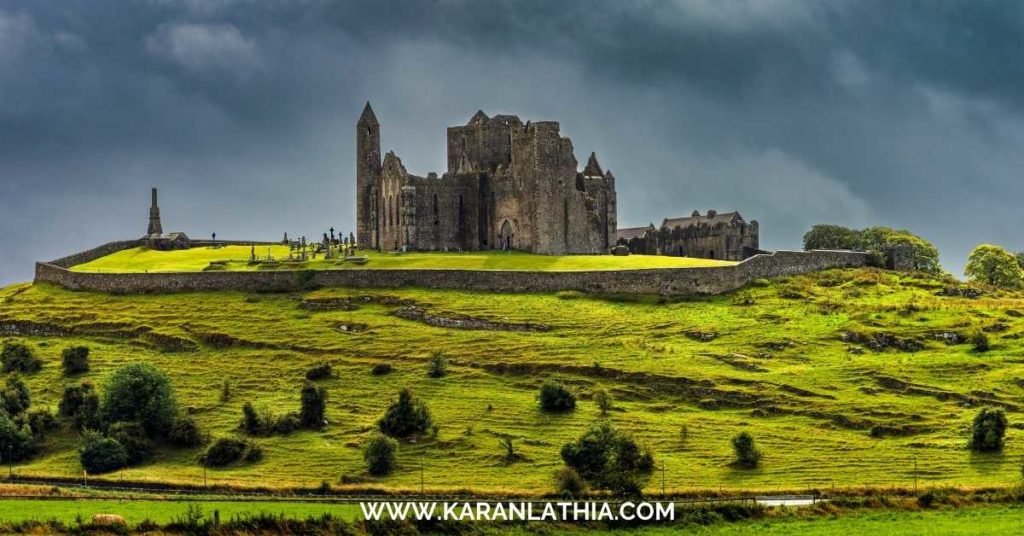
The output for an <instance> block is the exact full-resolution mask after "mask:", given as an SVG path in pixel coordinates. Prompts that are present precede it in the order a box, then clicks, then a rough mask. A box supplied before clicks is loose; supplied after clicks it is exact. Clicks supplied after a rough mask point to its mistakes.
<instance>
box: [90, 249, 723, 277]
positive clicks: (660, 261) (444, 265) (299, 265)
mask: <svg viewBox="0 0 1024 536" xmlns="http://www.w3.org/2000/svg"><path fill="white" fill-rule="evenodd" d="M251 254H252V250H251V248H250V247H249V246H223V247H217V248H213V247H197V248H192V249H187V250H177V251H157V250H152V249H149V248H141V247H140V248H132V249H127V250H124V251H119V252H117V253H113V254H111V255H108V256H106V257H102V258H100V259H96V260H94V261H92V262H88V263H85V264H80V265H78V266H75V267H73V268H72V270H73V271H77V272H98V273H123V272H198V271H202V270H204V269H208V268H210V266H211V263H213V264H214V266H213V267H212V268H211V269H219V270H230V271H244V270H299V269H302V270H310V269H311V270H348V269H370V270H374V269H376V270H387V269H403V268H404V269H417V270H431V269H434V270H437V269H449V270H542V271H582V270H640V269H650V268H694V267H707V266H729V265H732V264H735V263H732V262H729V261H717V260H712V259H691V258H687V257H665V256H660V255H629V256H625V257H616V256H612V255H563V256H556V255H534V254H531V253H523V252H519V251H476V252H469V253H440V252H438V253H427V252H422V253H420V252H418V253H378V252H375V251H370V252H360V255H365V256H366V257H368V258H369V261H368V262H367V263H365V264H355V263H352V262H345V261H342V260H338V259H324V258H323V256H320V257H319V258H317V259H312V260H308V261H306V262H290V261H288V255H289V251H288V247H287V246H256V255H257V256H258V257H260V258H261V259H266V258H267V256H268V255H269V256H271V257H273V259H274V260H276V261H278V262H273V263H259V264H250V263H249V258H250V256H251Z"/></svg>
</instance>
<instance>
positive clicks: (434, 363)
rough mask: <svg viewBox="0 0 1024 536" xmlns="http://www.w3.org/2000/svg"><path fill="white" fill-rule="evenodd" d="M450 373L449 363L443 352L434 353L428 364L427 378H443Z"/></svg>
mask: <svg viewBox="0 0 1024 536" xmlns="http://www.w3.org/2000/svg"><path fill="white" fill-rule="evenodd" d="M447 373H448V361H447V360H446V359H445V358H444V354H442V353H441V352H436V351H435V352H432V353H431V354H430V361H428V362H427V376H429V377H431V378H443V377H444V376H445V375H446V374H447Z"/></svg>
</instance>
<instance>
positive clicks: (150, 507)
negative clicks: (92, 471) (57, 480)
mask: <svg viewBox="0 0 1024 536" xmlns="http://www.w3.org/2000/svg"><path fill="white" fill-rule="evenodd" d="M189 505H194V506H197V507H199V508H200V510H201V512H202V513H203V514H204V515H205V516H207V517H211V516H213V513H214V511H215V510H216V511H217V512H219V513H220V518H221V519H223V520H225V521H227V520H229V519H231V518H232V517H233V516H242V515H255V514H261V513H264V514H272V515H277V516H285V517H288V518H292V519H305V518H307V517H312V516H319V515H322V514H331V515H332V516H334V517H337V518H339V519H344V520H346V521H352V520H355V519H362V512H361V511H360V510H359V505H357V504H318V503H308V502H293V501H288V502H283V501H278V502H273V501H267V502H242V501H164V500H121V501H119V500H93V499H88V500H86V499H77V500H76V499H47V500H40V499H3V498H0V522H8V523H14V522H19V521H29V520H32V521H49V520H51V519H56V520H58V521H61V522H64V523H67V524H71V523H74V522H75V521H76V519H78V518H81V519H82V520H84V521H86V522H88V521H89V520H90V519H92V516H93V515H94V514H117V515H120V516H122V517H124V519H125V521H127V522H128V523H129V524H130V525H136V524H138V523H140V522H142V521H145V520H147V519H148V520H150V521H153V522H156V523H159V524H161V525H163V524H166V523H169V522H171V521H173V520H174V519H175V518H182V517H184V515H185V512H186V511H187V510H188V508H189Z"/></svg>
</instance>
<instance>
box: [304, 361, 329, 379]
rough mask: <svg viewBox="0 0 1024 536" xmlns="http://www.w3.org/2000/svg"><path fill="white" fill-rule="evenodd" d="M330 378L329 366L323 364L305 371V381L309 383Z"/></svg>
mask: <svg viewBox="0 0 1024 536" xmlns="http://www.w3.org/2000/svg"><path fill="white" fill-rule="evenodd" d="M330 377H331V365H330V364H328V363H323V364H320V365H317V366H315V367H313V368H311V369H309V370H307V371H306V379H307V380H310V381H316V380H323V379H326V378H330Z"/></svg>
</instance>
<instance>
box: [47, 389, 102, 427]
mask: <svg viewBox="0 0 1024 536" xmlns="http://www.w3.org/2000/svg"><path fill="white" fill-rule="evenodd" d="M99 412H100V397H99V395H98V394H96V389H95V388H94V387H93V386H92V384H91V383H89V382H85V383H83V384H82V385H79V386H77V387H76V386H70V387H65V388H64V396H63V397H61V399H60V403H59V404H58V406H57V415H59V416H60V417H63V418H65V419H70V420H71V423H72V426H74V428H75V429H77V430H85V429H89V430H94V429H96V428H98V427H99V425H100V418H99Z"/></svg>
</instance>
